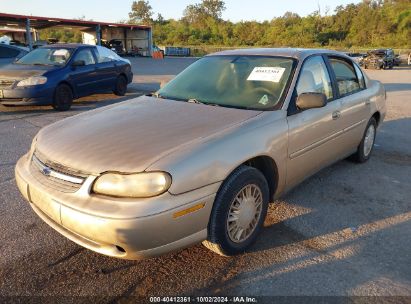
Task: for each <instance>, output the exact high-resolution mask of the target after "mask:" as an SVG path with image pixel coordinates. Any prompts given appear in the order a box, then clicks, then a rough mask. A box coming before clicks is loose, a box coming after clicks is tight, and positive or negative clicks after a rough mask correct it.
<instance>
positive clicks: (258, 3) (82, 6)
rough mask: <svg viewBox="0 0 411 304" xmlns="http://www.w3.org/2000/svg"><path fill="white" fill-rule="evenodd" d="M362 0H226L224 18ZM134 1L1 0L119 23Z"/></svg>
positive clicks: (10, 8)
mask: <svg viewBox="0 0 411 304" xmlns="http://www.w3.org/2000/svg"><path fill="white" fill-rule="evenodd" d="M149 2H150V4H151V6H152V7H153V11H154V13H155V16H157V13H160V14H161V15H162V16H163V17H164V18H165V19H169V18H174V19H179V18H181V16H182V13H183V11H184V9H185V7H186V6H187V5H189V4H195V3H199V2H201V0H191V1H190V0H149ZM358 2H360V0H314V1H310V0H303V1H301V0H299V1H295V0H294V1H291V0H225V3H226V7H227V9H226V11H225V12H224V14H223V19H225V20H227V19H229V20H231V21H234V22H237V21H240V20H257V21H264V20H271V19H272V18H274V17H279V16H282V15H283V14H284V13H285V12H287V11H291V12H293V13H297V14H299V15H300V16H306V15H308V14H310V13H312V12H314V11H315V10H318V7H320V8H321V13H322V14H324V13H325V10H326V8H329V11H330V12H333V11H334V9H335V7H336V6H338V5H346V4H349V3H358ZM131 3H132V0H70V1H61V0H0V12H1V13H13V14H21V15H33V16H45V17H55V18H59V17H60V18H79V17H82V16H85V18H86V19H93V20H96V21H107V22H117V21H120V20H125V19H127V18H128V12H129V11H130V8H131Z"/></svg>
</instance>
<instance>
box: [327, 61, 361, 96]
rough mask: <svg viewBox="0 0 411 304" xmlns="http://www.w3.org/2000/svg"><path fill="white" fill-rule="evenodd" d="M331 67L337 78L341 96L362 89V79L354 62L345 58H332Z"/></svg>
mask: <svg viewBox="0 0 411 304" xmlns="http://www.w3.org/2000/svg"><path fill="white" fill-rule="evenodd" d="M330 63H331V67H332V69H333V71H334V74H335V78H336V80H337V87H338V91H339V92H340V96H341V97H343V96H346V95H350V94H352V93H355V92H357V91H359V90H360V89H361V85H360V81H359V80H358V77H357V73H356V71H355V69H354V66H353V65H352V63H350V62H348V61H347V60H344V59H339V58H330Z"/></svg>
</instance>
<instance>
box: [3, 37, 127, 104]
mask: <svg viewBox="0 0 411 304" xmlns="http://www.w3.org/2000/svg"><path fill="white" fill-rule="evenodd" d="M132 79H133V73H132V71H131V65H130V61H129V60H127V59H124V58H121V57H120V56H118V55H117V54H116V53H114V52H112V51H111V50H109V49H107V48H105V47H101V46H92V45H83V44H55V45H49V46H44V47H40V48H37V49H35V50H33V51H32V52H30V53H28V54H27V55H25V56H23V57H22V58H20V59H19V60H17V61H15V62H14V63H12V64H10V65H7V66H5V67H3V68H2V69H1V70H0V103H1V104H3V105H6V106H7V105H52V106H53V108H54V109H56V110H58V111H66V110H68V109H70V107H71V104H72V102H73V99H76V98H80V97H83V96H87V95H91V94H94V93H98V92H103V91H109V90H111V91H113V92H114V94H116V95H119V96H123V95H125V94H126V91H127V85H128V84H129V83H131V81H132Z"/></svg>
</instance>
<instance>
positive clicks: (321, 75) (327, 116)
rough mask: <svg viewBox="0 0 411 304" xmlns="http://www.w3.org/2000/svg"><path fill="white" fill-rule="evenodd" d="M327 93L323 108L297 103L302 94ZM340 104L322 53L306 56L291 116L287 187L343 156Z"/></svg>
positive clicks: (290, 108)
mask: <svg viewBox="0 0 411 304" xmlns="http://www.w3.org/2000/svg"><path fill="white" fill-rule="evenodd" d="M314 92H315V93H324V94H325V95H326V96H327V100H328V103H327V105H326V106H325V107H323V108H318V109H309V110H305V111H300V110H298V109H297V108H296V105H295V102H296V99H297V97H298V95H300V94H302V93H314ZM340 111H341V103H340V101H339V100H338V99H337V95H336V92H335V86H333V84H332V82H331V77H330V75H329V71H328V68H327V65H326V63H325V61H324V59H323V57H322V56H313V57H309V58H308V59H306V61H305V62H304V64H303V67H302V69H301V72H300V75H299V79H298V82H297V86H296V89H295V92H294V98H293V99H292V100H291V103H290V107H289V115H288V117H287V120H288V126H289V144H288V146H289V148H288V159H287V189H289V188H291V187H293V186H294V185H296V184H297V183H299V182H300V181H302V180H303V179H304V178H306V177H308V176H309V175H311V174H313V173H315V172H316V171H318V170H320V169H321V168H323V167H324V166H326V165H328V164H330V163H332V162H334V161H335V160H337V159H338V158H339V157H341V150H340V140H341V139H340V136H341V134H342V124H341V120H340V117H341V112H340Z"/></svg>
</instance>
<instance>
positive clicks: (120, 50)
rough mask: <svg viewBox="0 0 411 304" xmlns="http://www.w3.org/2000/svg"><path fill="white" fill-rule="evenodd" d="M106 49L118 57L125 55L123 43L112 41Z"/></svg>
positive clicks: (116, 40)
mask: <svg viewBox="0 0 411 304" xmlns="http://www.w3.org/2000/svg"><path fill="white" fill-rule="evenodd" d="M107 48H109V49H110V50H112V51H113V52H115V53H116V54H117V55H119V56H124V55H126V49H125V48H124V45H123V42H122V41H121V40H118V39H112V40H110V41H109V42H108V43H107Z"/></svg>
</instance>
